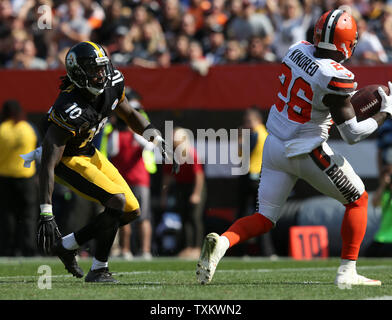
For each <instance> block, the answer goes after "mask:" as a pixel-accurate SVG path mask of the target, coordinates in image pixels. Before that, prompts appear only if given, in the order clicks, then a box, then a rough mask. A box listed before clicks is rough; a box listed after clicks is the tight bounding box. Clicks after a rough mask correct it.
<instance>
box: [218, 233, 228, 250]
mask: <svg viewBox="0 0 392 320" xmlns="http://www.w3.org/2000/svg"><path fill="white" fill-rule="evenodd" d="M219 238H220V240H221V241H220V242H221V245H222V247H223V248H224V249H225V251H226V250H227V249H229V247H230V241H229V239H227V238H226V237H225V236H220V237H219Z"/></svg>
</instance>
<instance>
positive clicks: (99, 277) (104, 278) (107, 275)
mask: <svg viewBox="0 0 392 320" xmlns="http://www.w3.org/2000/svg"><path fill="white" fill-rule="evenodd" d="M84 281H85V282H100V283H118V281H117V280H116V279H114V278H113V277H112V273H111V272H109V269H108V268H100V269H96V270H91V269H90V271H89V272H88V274H87V276H86V278H85V279H84Z"/></svg>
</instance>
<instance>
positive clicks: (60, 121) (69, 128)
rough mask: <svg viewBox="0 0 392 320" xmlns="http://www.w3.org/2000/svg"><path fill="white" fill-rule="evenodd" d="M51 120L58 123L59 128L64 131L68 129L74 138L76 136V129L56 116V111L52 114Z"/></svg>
mask: <svg viewBox="0 0 392 320" xmlns="http://www.w3.org/2000/svg"><path fill="white" fill-rule="evenodd" d="M49 119H50V120H51V121H53V122H54V123H56V124H57V125H58V126H60V127H62V128H63V129H66V130H68V131H70V132H71V133H72V134H73V135H74V136H75V135H76V132H75V131H76V130H75V128H74V127H72V126H71V125H69V124H68V123H66V122H64V121H63V120H62V119H61V118H59V117H58V116H56V115H55V113H54V110H53V111H52V112H51V113H50V115H49Z"/></svg>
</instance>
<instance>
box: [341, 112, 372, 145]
mask: <svg viewBox="0 0 392 320" xmlns="http://www.w3.org/2000/svg"><path fill="white" fill-rule="evenodd" d="M337 127H338V130H339V132H340V135H341V136H342V138H343V140H344V141H346V142H347V143H348V144H354V143H357V142H359V141H361V140H363V139H365V138H367V137H368V136H369V135H371V134H372V133H373V132H374V131H375V130H376V129H377V128H378V124H377V121H376V120H375V119H373V118H368V119H366V120H363V121H360V122H358V121H357V117H354V118H352V119H350V120H347V121H345V122H343V123H341V124H339V125H338V126H337Z"/></svg>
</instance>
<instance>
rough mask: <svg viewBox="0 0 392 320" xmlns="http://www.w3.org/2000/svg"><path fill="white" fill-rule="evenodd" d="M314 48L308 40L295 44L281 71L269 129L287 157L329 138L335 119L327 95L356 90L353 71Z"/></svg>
mask: <svg viewBox="0 0 392 320" xmlns="http://www.w3.org/2000/svg"><path fill="white" fill-rule="evenodd" d="M315 49H316V48H315V47H314V46H313V45H312V44H310V43H309V42H306V41H301V42H299V43H296V44H294V45H293V46H292V47H290V49H289V51H288V53H287V54H286V56H285V57H284V58H283V61H282V67H281V70H280V72H279V81H280V83H281V86H280V89H279V92H278V96H277V102H276V104H274V105H273V106H272V108H271V111H270V113H269V116H268V121H267V130H268V132H269V133H270V134H272V135H274V136H275V137H277V138H279V139H280V140H282V141H283V142H284V145H285V152H286V156H287V157H293V156H296V155H299V154H304V153H309V152H311V151H312V150H313V149H315V148H316V147H318V146H320V145H321V143H322V142H324V141H326V140H327V139H328V137H329V129H330V127H331V125H332V123H333V122H332V118H331V114H330V111H329V108H328V107H327V106H326V105H324V103H323V98H324V96H325V95H327V94H335V95H336V94H337V95H348V94H352V93H353V92H354V90H355V82H354V74H353V73H352V72H351V71H349V70H347V69H346V68H345V67H343V66H342V65H341V64H339V63H337V62H336V61H334V60H331V59H321V58H316V57H315V56H314V52H315Z"/></svg>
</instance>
